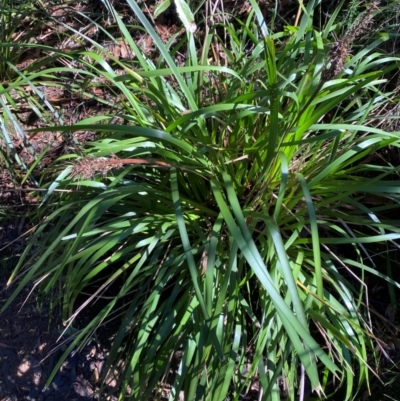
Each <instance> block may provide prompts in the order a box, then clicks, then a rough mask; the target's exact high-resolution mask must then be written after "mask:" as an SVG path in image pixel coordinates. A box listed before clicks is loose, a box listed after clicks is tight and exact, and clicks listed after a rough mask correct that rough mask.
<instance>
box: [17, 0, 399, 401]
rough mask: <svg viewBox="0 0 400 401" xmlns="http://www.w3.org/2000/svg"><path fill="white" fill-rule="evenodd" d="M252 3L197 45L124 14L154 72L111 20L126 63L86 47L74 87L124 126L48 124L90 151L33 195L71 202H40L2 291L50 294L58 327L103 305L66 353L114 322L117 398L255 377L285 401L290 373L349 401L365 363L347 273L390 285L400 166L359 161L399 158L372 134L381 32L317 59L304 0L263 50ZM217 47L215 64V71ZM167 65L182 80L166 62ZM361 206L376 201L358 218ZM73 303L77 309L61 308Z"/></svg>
mask: <svg viewBox="0 0 400 401" xmlns="http://www.w3.org/2000/svg"><path fill="white" fill-rule="evenodd" d="M250 3H251V5H252V7H253V10H254V13H252V14H251V17H249V18H248V19H247V20H246V22H241V24H242V26H243V29H242V30H235V29H233V27H232V26H230V25H227V26H224V27H223V28H224V30H225V31H226V35H223V36H221V35H216V34H215V29H216V28H215V27H213V26H210V27H209V30H208V33H209V34H208V35H207V36H206V37H202V36H201V35H200V34H197V35H192V34H190V33H188V34H187V38H186V39H185V40H180V41H179V42H178V43H177V44H176V45H173V43H174V39H175V38H171V40H170V42H169V43H168V44H167V45H165V44H163V42H162V41H161V40H160V38H159V37H158V35H157V33H156V31H155V29H154V27H153V26H152V24H151V23H150V22H149V21H148V19H147V18H146V17H145V15H144V14H143V13H142V11H141V9H140V7H139V6H138V4H137V3H136V2H134V1H132V0H128V4H129V5H130V7H131V9H132V10H133V12H134V13H135V14H136V15H137V17H138V18H139V20H140V21H141V23H142V24H143V27H144V29H145V30H146V32H147V33H148V34H149V35H150V36H151V38H152V40H153V42H154V45H155V46H157V49H158V53H159V54H158V58H157V61H155V60H148V59H147V57H146V55H144V54H143V53H142V52H141V51H140V49H139V48H138V47H137V46H136V43H135V40H134V39H133V38H132V36H131V33H130V31H129V29H128V28H129V27H127V26H126V25H124V23H123V21H122V19H121V18H120V17H119V15H118V14H116V13H115V12H114V10H113V9H112V8H111V6H110V13H111V15H112V18H114V21H115V24H116V25H118V26H119V28H120V31H121V35H122V36H124V41H125V43H127V44H129V46H130V48H131V51H132V52H133V53H134V54H135V55H136V58H135V59H134V60H133V61H131V60H130V61H127V62H126V63H125V62H123V61H121V60H117V59H112V55H109V54H103V53H102V49H101V48H100V47H98V53H95V52H85V54H84V55H85V59H83V61H82V60H81V59H80V62H81V63H82V68H81V69H79V70H77V71H76V73H77V79H84V76H85V74H88V75H90V76H92V75H96V76H103V77H105V78H106V79H107V80H108V82H112V84H113V88H118V91H119V93H120V94H121V102H122V103H123V104H124V108H125V114H124V115H121V116H120V117H122V118H124V120H125V121H126V125H111V124H110V125H107V124H101V121H102V119H103V118H104V120H108V119H109V116H103V117H102V116H97V117H95V118H93V119H88V120H86V121H81V122H80V123H79V124H77V125H76V126H73V127H57V129H58V130H60V131H71V130H92V131H95V132H97V133H99V139H98V140H97V141H93V142H92V143H90V146H88V148H87V149H86V150H85V153H86V157H87V158H83V159H81V161H80V162H78V163H77V164H76V165H75V167H73V166H71V165H70V164H68V166H67V167H65V165H64V164H63V160H65V158H64V159H61V160H60V165H59V166H60V167H59V168H60V170H61V171H60V172H59V175H58V178H57V180H54V182H52V183H49V184H48V188H49V194H51V193H53V192H52V191H54V188H60V187H61V188H69V189H71V188H78V187H79V191H71V192H64V193H62V195H61V196H59V197H57V198H55V200H53V199H54V198H51V197H50V196H49V195H48V196H47V198H46V201H47V207H48V208H50V211H49V212H48V215H47V216H48V217H46V218H45V219H44V221H43V224H42V225H41V226H40V227H39V229H38V230H37V233H35V236H34V237H33V238H32V243H31V245H30V246H32V245H33V244H35V241H36V240H37V239H38V238H39V237H40V236H43V239H42V240H41V241H40V244H41V248H40V250H39V251H38V252H37V253H36V254H35V255H34V257H32V258H31V259H28V257H27V255H28V252H29V249H30V247H29V246H28V248H27V250H26V252H25V254H24V255H23V256H22V258H21V260H20V262H19V264H18V266H17V267H16V269H15V272H14V274H13V275H12V276H11V278H10V282H12V281H13V280H14V278H15V276H16V275H17V273H18V272H19V271H21V269H22V268H24V267H27V268H28V270H27V271H26V273H25V274H24V276H23V279H22V281H21V283H20V285H19V287H18V289H20V288H22V286H24V285H26V284H27V283H28V282H29V280H31V279H37V280H42V281H41V288H42V289H43V290H44V291H45V292H46V291H50V290H51V288H52V287H53V286H55V285H59V286H60V288H61V291H60V292H59V294H60V295H61V296H62V300H61V301H62V305H63V313H64V319H65V321H66V326H68V325H73V324H74V323H75V318H76V317H77V316H78V315H79V313H80V312H81V311H82V310H83V308H85V307H86V308H87V307H88V306H89V305H90V303H91V302H92V301H95V300H96V299H97V298H98V297H99V296H103V297H104V299H105V300H106V305H105V306H104V308H103V309H102V310H101V311H100V313H98V314H97V315H96V316H93V319H92V320H91V322H89V323H88V325H87V326H86V327H80V328H79V331H78V334H77V335H76V337H75V338H74V340H73V341H72V342H71V345H70V347H69V348H68V349H67V350H66V351H65V354H64V357H65V356H66V355H67V354H68V352H70V351H71V350H72V349H73V348H74V347H76V346H83V345H84V344H85V343H86V342H87V341H88V339H89V338H90V336H91V335H92V333H93V332H94V331H95V330H96V329H97V327H99V325H101V324H103V323H104V322H106V321H108V320H110V319H114V320H112V321H113V322H118V325H117V324H116V330H115V337H114V338H113V347H112V349H111V351H110V355H109V360H108V364H107V366H106V367H105V369H104V374H105V375H106V372H107V371H113V366H116V363H117V361H118V360H123V361H124V363H123V364H122V365H123V366H124V369H123V370H122V371H121V372H120V376H119V386H120V389H121V394H125V392H127V391H128V389H129V390H130V392H131V393H130V397H131V398H132V399H143V400H144V399H149V397H150V396H151V394H152V393H153V392H154V391H155V389H157V388H159V387H162V386H163V385H166V383H169V384H170V387H169V389H170V390H169V397H170V399H178V397H179V396H180V394H184V397H185V400H200V399H204V400H221V401H222V400H225V399H226V398H227V397H229V398H230V399H234V400H238V399H239V398H240V397H242V396H243V394H244V393H246V391H247V390H248V389H249V388H250V387H251V386H252V385H253V388H255V386H256V383H254V380H257V386H258V388H259V392H260V393H262V394H263V399H265V400H274V401H275V400H278V399H279V383H278V382H277V381H278V379H279V378H281V377H285V380H287V383H288V386H287V390H288V395H287V398H288V399H289V400H295V399H297V391H300V394H301V395H300V396H301V397H303V395H304V388H305V385H304V383H305V376H307V377H308V380H309V381H310V383H311V386H312V388H313V389H314V391H315V393H314V394H316V395H321V396H322V395H323V393H324V390H325V389H326V388H330V386H329V383H330V382H331V380H333V378H334V380H335V383H340V385H341V386H342V388H344V393H345V394H344V395H343V398H342V399H344V400H349V399H352V398H353V397H354V395H355V393H356V392H357V391H358V389H359V388H360V386H361V385H362V383H363V382H365V381H367V382H368V377H369V374H370V370H369V369H373V366H371V365H368V363H370V361H371V359H372V360H373V358H369V357H370V356H371V355H372V356H373V355H374V353H375V340H374V335H373V333H374V329H373V323H372V320H371V319H370V316H369V314H368V313H367V312H368V299H369V298H368V296H367V295H368V287H367V286H366V285H365V283H364V276H365V273H366V272H368V273H369V274H370V275H372V276H374V277H379V278H380V279H383V280H387V281H388V282H390V284H391V286H392V287H391V288H399V285H398V284H397V283H396V282H394V281H393V280H391V279H390V277H387V276H385V275H384V274H383V273H382V272H381V271H379V270H378V269H377V267H376V266H375V265H374V263H375V262H374V260H373V256H372V255H371V252H370V247H371V246H372V245H373V244H380V245H381V244H384V245H385V247H386V248H385V249H387V253H388V255H390V251H391V249H393V247H395V246H396V242H395V241H396V240H397V239H399V238H400V230H399V229H398V227H399V224H398V221H397V219H396V217H395V216H397V213H398V211H399V199H400V198H399V195H400V189H399V188H400V185H399V184H400V183H399V181H398V180H396V179H394V178H393V177H395V175H396V174H398V168H397V167H395V166H391V165H389V164H388V165H384V166H382V165H374V164H362V163H360V161H361V160H365V158H366V157H367V156H368V155H370V154H373V153H374V152H376V151H377V150H379V149H384V148H385V147H387V146H389V145H393V146H399V142H398V138H399V135H398V133H393V132H391V133H387V132H385V131H383V130H380V129H378V128H375V127H374V126H372V124H371V122H372V121H375V115H374V114H375V113H376V111H377V110H380V107H382V105H383V104H384V102H385V101H386V98H385V96H381V90H382V84H383V81H382V80H381V77H382V76H383V75H384V74H385V73H387V72H388V71H390V70H391V69H394V68H398V62H399V60H398V59H397V58H394V57H389V56H386V57H381V55H380V54H379V53H378V52H377V51H376V49H377V47H378V46H379V45H380V44H381V43H382V42H383V41H384V40H385V37H384V36H383V35H382V36H381V37H380V38H379V39H377V40H376V41H374V42H373V43H371V44H370V45H369V46H368V47H366V48H362V49H358V48H357V47H354V46H353V45H354V43H350V42H345V43H344V44H343V43H342V45H341V46H342V47H340V46H339V49H337V50H336V52H335V53H333V50H332V49H334V47H332V46H331V44H330V43H331V42H330V40H331V33H332V30H333V27H334V24H335V23H338V24H339V22H338V21H337V15H338V13H339V10H338V11H337V12H335V13H334V15H333V16H332V18H330V20H329V22H328V24H327V25H326V26H321V27H316V26H314V25H313V23H314V20H313V14H314V10H315V8H316V6H317V3H318V1H314V0H310V1H308V4H307V7H306V9H305V10H304V13H303V14H302V18H301V20H300V23H299V25H298V26H288V27H286V29H285V30H284V31H282V32H278V33H276V34H273V35H272V34H271V32H270V31H269V29H268V26H267V25H266V24H265V21H264V20H263V17H262V13H261V11H260V9H259V8H258V6H257V4H256V1H255V0H250ZM110 18H111V17H110ZM353 36H354V39H353V40H354V41H356V40H357V38H356V35H353ZM224 37H225V38H226V39H225V40H224V39H221V38H224ZM115 40H116V41H117V39H115ZM118 40H119V39H118ZM215 43H217V44H218V49H222V50H218V51H223V52H224V57H223V59H224V60H226V63H227V65H224V66H220V65H219V64H218V60H219V58H218V56H216V55H217V52H215V51H213V50H215V48H214V46H215ZM169 46H170V47H169ZM350 46H351V48H350ZM248 49H252V52H251V54H249V52H248ZM103 50H104V49H103ZM178 53H179V54H184V55H185V58H186V64H185V66H178V65H177V64H176V62H175V56H176V55H177V54H178ZM90 57H91V58H93V60H95V61H96V63H94V62H93V63H90V62H86V61H85V60H88V58H90ZM334 57H337V62H336V63H333V62H332V60H333V59H334ZM107 60H112V61H113V62H114V63H116V64H118V65H119V67H120V68H124V70H125V75H118V74H116V73H114V72H113V69H112V67H111V65H110V64H109V62H108V61H107ZM329 65H330V66H331V67H329ZM83 67H84V68H83ZM325 68H328V69H329V68H332V70H331V74H327V73H326V72H325V73H324V69H325ZM216 77H219V81H216V79H215V78H216ZM216 82H217V84H216ZM216 93H223V94H224V96H214V95H215V94H216ZM330 113H331V114H330ZM328 114H330V115H329V120H328V121H329V122H326V120H327V116H328ZM102 133H107V134H108V135H106V136H102V135H100V134H102ZM69 156H70V158H75V159H78V160H79V158H78V155H69ZM113 160H114V161H113ZM127 160H141V161H144V162H141V163H136V162H133V163H128V162H125V161H127ZM105 161H107V163H109V164H108V165H105V164H102V163H105ZM160 163H162V166H161V165H160ZM105 166H106V167H105ZM111 167H116V168H115V169H113V168H111ZM71 172H73V173H72V175H71ZM366 172H368V173H370V172H373V174H366ZM79 173H80V174H79ZM82 173H84V174H82ZM80 175H85V178H82V179H81V178H79V176H80ZM368 194H373V195H378V196H379V197H380V198H381V199H382V200H383V202H382V203H381V204H379V205H370V204H363V199H365V196H366V195H368ZM388 199H390V202H385V201H386V200H388ZM52 202H54V203H52ZM383 212H385V214H383ZM388 213H391V216H392V217H393V218H391V219H390V220H389V219H388V218H387V217H385V216H387V215H388ZM349 249H350V250H351V252H349ZM388 263H390V258H388ZM111 287H112V292H111V293H112V294H113V296H112V297H110V298H106V297H107V296H108V292H107V291H109V290H110V288H111ZM88 288H90V289H91V290H92V293H91V295H90V297H89V299H88V300H87V301H85V303H84V304H82V305H79V304H77V303H76V300H77V299H78V297H79V294H81V293H82V292H84V291H85V292H86V293H87V291H88ZM392 293H393V294H396V293H395V292H394V291H393V292H392ZM394 301H395V300H394ZM317 334H318V335H317ZM60 363H61V362H60ZM174 363H176V364H177V366H178V367H177V368H173V369H170V368H171V366H173V364H174ZM248 365H250V366H248ZM245 366H246V368H247V372H248V374H247V375H246V377H245V378H243V377H238V375H237V372H242V371H243V369H244V367H245ZM355 372H357V375H356V376H355ZM49 380H51V377H50V378H49ZM337 387H339V386H337ZM181 392H183V393H181ZM121 398H122V396H121Z"/></svg>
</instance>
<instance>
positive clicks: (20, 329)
mask: <svg viewBox="0 0 400 401" xmlns="http://www.w3.org/2000/svg"><path fill="white" fill-rule="evenodd" d="M1 270H2V271H1V272H0V273H1V274H0V288H1V291H0V307H2V306H4V304H5V302H6V301H7V299H9V297H10V295H11V294H12V291H13V290H14V288H12V289H6V288H5V284H6V282H5V280H6V277H5V274H4V273H5V270H6V268H5V267H4V266H3V265H2V266H1ZM31 290H32V287H31V288H25V289H23V290H22V291H21V293H20V294H19V295H18V296H17V297H16V299H15V300H14V301H13V302H12V304H11V305H10V306H9V307H8V308H7V309H6V310H5V312H4V313H3V314H2V315H0V401H56V400H71V401H73V400H75V401H93V400H98V399H99V379H100V375H101V373H102V370H103V368H104V366H105V359H106V356H107V351H108V350H107V349H105V348H103V347H102V346H101V345H100V343H99V341H98V340H97V339H96V338H93V339H91V341H90V343H88V344H87V345H86V347H85V348H84V349H83V350H81V351H80V352H75V353H74V352H72V353H70V354H69V356H68V358H67V359H66V360H65V362H64V363H63V364H62V366H61V367H60V369H59V370H58V371H57V374H56V376H55V377H54V379H53V380H52V382H51V384H50V385H49V386H48V387H45V384H46V381H47V380H48V378H49V376H50V374H51V372H52V370H53V368H54V367H55V366H56V363H57V362H58V360H59V358H60V356H61V355H62V353H63V352H64V351H65V349H66V347H67V345H68V338H67V337H61V338H60V333H61V332H62V329H63V326H62V320H61V316H60V315H59V314H58V312H57V310H53V311H52V310H51V309H50V308H49V305H47V304H46V303H45V302H44V303H43V302H41V301H40V299H38V298H37V296H35V295H31V294H30V292H31ZM33 294H34V293H33ZM30 295H31V296H30ZM56 348H57V350H56V351H54V350H55V349H56ZM107 383H108V386H107V389H106V391H109V390H112V389H113V386H115V384H116V381H115V380H108V382H107ZM102 396H105V394H102ZM107 399H109V400H116V397H115V396H110V397H109V398H107Z"/></svg>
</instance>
